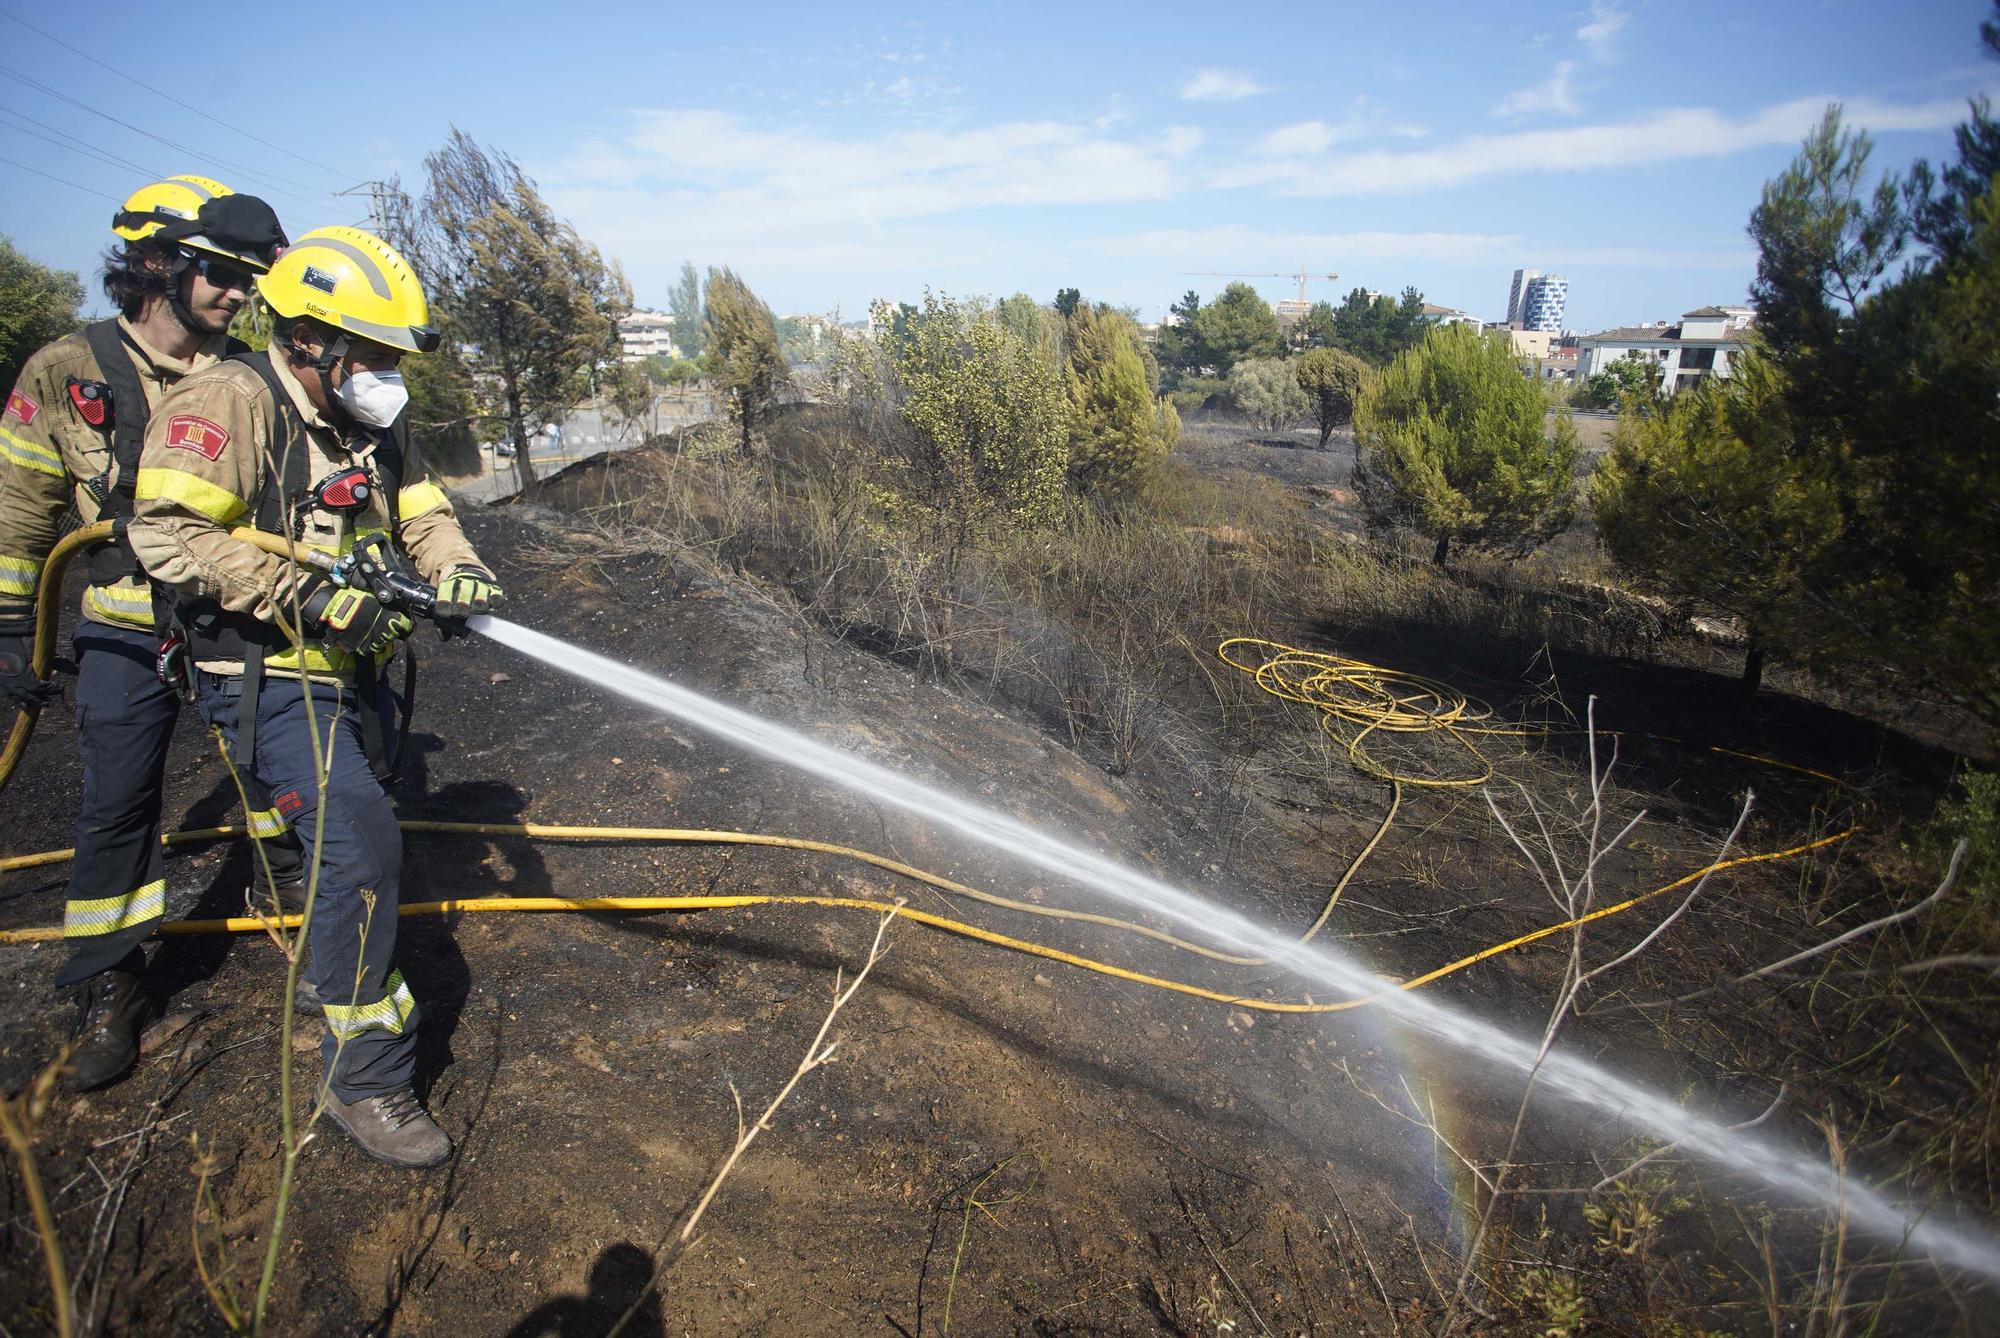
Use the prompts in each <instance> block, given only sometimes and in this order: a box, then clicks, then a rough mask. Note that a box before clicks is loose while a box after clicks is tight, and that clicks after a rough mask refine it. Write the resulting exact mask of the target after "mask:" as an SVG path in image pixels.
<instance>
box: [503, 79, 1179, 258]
mask: <svg viewBox="0 0 2000 1338" xmlns="http://www.w3.org/2000/svg"><path fill="white" fill-rule="evenodd" d="M1202 139H1203V136H1202V133H1201V131H1199V130H1197V129H1194V128H1193V127H1189V126H1175V127H1172V128H1170V129H1168V130H1166V131H1164V132H1162V133H1160V134H1158V135H1155V136H1150V137H1126V138H1120V137H1113V136H1108V135H1105V134H1102V133H1100V132H1097V131H1094V130H1092V129H1090V128H1088V127H1086V126H1082V125H1074V124H1069V123H1064V122H1055V121H1036V122H1011V123H1005V124H1000V125H993V126H987V127H983V128H979V129H973V130H963V131H940V130H898V131H894V132H891V133H889V134H886V135H882V136H880V137H876V138H872V139H843V138H834V137H832V136H829V135H827V134H824V133H822V132H817V131H808V130H799V129H795V128H789V127H788V128H785V129H782V130H767V129H760V128H757V127H755V126H752V125H750V124H748V123H747V122H745V121H744V120H743V119H742V118H740V117H738V116H736V115H735V114H734V113H731V112H725V111H716V110H694V111H649V112H641V113H637V114H636V115H635V117H634V121H633V125H632V128H631V130H630V132H629V133H628V134H627V136H626V137H625V139H624V140H623V141H622V142H619V143H615V144H613V143H603V142H599V143H595V144H591V145H587V146H586V147H585V148H584V149H583V150H582V151H581V152H579V153H577V154H576V155H575V156H573V157H571V158H570V159H568V160H567V161H564V162H562V163H559V164H556V165H554V166H553V167H549V168H545V169H543V170H542V172H541V175H542V178H543V180H544V181H546V182H547V184H548V185H549V186H550V187H551V188H563V189H565V190H568V191H572V192H576V193H578V194H583V193H589V194H590V195H591V196H592V197H593V198H598V199H603V200H607V201H608V200H612V199H616V198H617V197H618V196H619V195H620V194H621V193H623V194H625V195H627V196H629V197H630V199H631V200H632V205H631V207H632V208H633V209H635V210H639V211H642V212H643V211H645V210H647V209H654V210H659V211H662V212H659V213H656V214H655V215H654V216H655V217H679V218H686V217H687V216H689V215H691V214H692V215H698V216H699V217H701V218H702V219H704V220H708V221H710V222H712V223H713V226H714V230H715V231H717V232H726V231H728V230H729V229H731V228H735V229H740V230H741V232H742V234H743V235H744V236H746V237H754V236H759V235H766V234H770V233H772V232H791V231H793V230H796V229H799V228H802V227H812V226H835V227H838V226H843V225H851V224H854V223H856V222H859V223H861V224H862V225H863V226H865V227H869V228H878V227H880V226H881V225H883V224H884V223H886V222H889V221H891V220H896V219H913V218H926V217H935V216H939V215H946V214H953V213H959V212H962V211H967V210H974V209H981V208H988V207H992V206H996V205H997V206H1030V205H1075V204H1104V203H1116V202H1124V201H1133V200H1155V199H1164V198H1166V197H1167V196H1169V195H1172V194H1174V193H1176V191H1178V190H1179V189H1181V188H1183V187H1184V185H1185V183H1186V174H1185V171H1184V169H1182V168H1179V167H1176V166H1175V163H1176V160H1178V159H1181V158H1183V157H1185V156H1186V155H1188V154H1191V153H1193V152H1195V151H1196V150H1197V149H1199V148H1200V146H1201V144H1202ZM647 201H650V202H651V203H650V204H647V203H645V202H647Z"/></svg>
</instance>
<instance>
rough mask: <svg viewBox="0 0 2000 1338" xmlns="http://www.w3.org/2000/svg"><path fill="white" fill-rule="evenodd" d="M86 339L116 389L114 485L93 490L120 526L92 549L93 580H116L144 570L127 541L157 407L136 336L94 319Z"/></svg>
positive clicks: (106, 582)
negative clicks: (140, 364) (134, 346)
mask: <svg viewBox="0 0 2000 1338" xmlns="http://www.w3.org/2000/svg"><path fill="white" fill-rule="evenodd" d="M83 338H84V342H85V343H86V344H88V345H89V346H90V355H91V357H93V358H95V359H96V360H97V374H98V375H99V376H100V377H102V378H104V384H105V385H107V386H109V387H110V388H111V433H110V436H111V443H110V444H111V467H110V469H109V471H108V472H109V473H110V474H111V476H112V478H111V485H110V487H109V488H98V489H93V490H92V491H93V492H96V493H99V494H100V496H99V503H98V505H99V509H100V511H101V512H102V513H103V516H104V518H105V519H106V520H109V521H111V522H112V524H113V525H114V526H115V527H116V528H115V530H114V532H113V537H112V538H111V539H110V540H108V541H106V542H105V543H103V544H100V545H98V546H97V547H95V548H93V549H92V550H91V552H90V582H91V584H92V585H116V584H117V583H118V582H120V581H123V580H125V579H127V578H129V577H133V576H138V575H140V574H141V572H140V568H139V563H138V560H137V559H136V558H134V557H133V556H132V548H131V545H129V544H128V543H126V541H125V525H126V523H127V522H129V521H130V520H131V519H132V506H133V499H134V497H135V496H136V490H137V488H138V486H139V453H140V452H141V451H142V450H144V449H145V445H146V421H147V419H148V418H150V417H151V416H152V408H151V406H150V405H148V404H147V403H146V388H145V387H144V386H143V385H141V384H140V383H139V369H138V368H137V367H135V366H133V365H132V351H131V341H130V338H129V337H128V336H127V335H126V333H125V331H124V330H123V329H122V328H121V327H120V326H119V324H118V322H117V321H116V320H115V319H114V320H104V321H92V322H91V323H90V324H89V325H86V326H84V327H83Z"/></svg>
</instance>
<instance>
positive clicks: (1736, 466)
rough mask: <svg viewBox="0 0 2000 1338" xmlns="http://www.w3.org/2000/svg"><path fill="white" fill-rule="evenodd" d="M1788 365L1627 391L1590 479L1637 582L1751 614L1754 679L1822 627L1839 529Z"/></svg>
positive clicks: (1682, 601)
mask: <svg viewBox="0 0 2000 1338" xmlns="http://www.w3.org/2000/svg"><path fill="white" fill-rule="evenodd" d="M1796 444H1797V440H1796V433H1795V431H1794V425H1793V422H1792V416H1791V409H1790V405H1789V402H1788V399H1787V387H1786V386H1785V383H1784V375H1783V373H1782V372H1781V371H1780V370H1779V369H1778V367H1777V365H1776V364H1775V363H1773V362H1772V361H1771V360H1770V359H1769V358H1768V357H1765V356H1763V355H1761V354H1759V353H1755V352H1752V353H1745V354H1742V355H1739V356H1738V357H1737V358H1736V359H1735V362H1734V365H1733V369H1732V373H1731V375H1730V377H1729V379H1728V380H1726V381H1725V380H1718V379H1716V378H1713V377H1711V378H1708V379H1706V380H1704V381H1703V382H1702V383H1701V384H1700V385H1699V386H1697V387H1695V388H1694V389H1692V390H1687V391H1683V392H1681V393H1680V394H1678V395H1675V396H1673V397H1672V398H1671V399H1669V400H1667V401H1666V402H1665V403H1664V404H1663V405H1660V406H1659V407H1657V408H1656V409H1655V410H1654V411H1652V412H1647V413H1641V412H1640V411H1639V407H1638V405H1637V403H1636V402H1628V404H1627V408H1626V411H1625V413H1624V414H1623V416H1621V417H1620V419H1619V421H1618V427H1617V429H1616V430H1615V431H1614V433H1613V435H1612V446H1611V450H1610V452H1609V453H1608V454H1606V455H1605V456H1604V458H1603V459H1602V460H1601V461H1599V463H1598V466H1597V469H1596V471H1595V472H1594V473H1593V474H1592V476H1591V480H1590V504H1591V514H1592V516H1593V517H1594V518H1595V520H1596V523H1597V532H1598V537H1599V539H1600V540H1601V541H1602V542H1603V544H1604V547H1605V550H1606V552H1608V553H1609V554H1610V555H1611V558H1612V560H1613V561H1614V562H1615V563H1617V564H1618V569H1619V570H1620V572H1622V573H1623V574H1624V575H1625V577H1626V578H1627V579H1628V580H1630V581H1631V582H1632V583H1633V584H1634V585H1636V586H1638V587H1639V588H1641V589H1643V590H1646V591H1648V592H1650V593H1652V594H1657V595H1661V596H1663V597H1665V598H1667V599H1669V600H1671V601H1673V602H1674V603H1675V604H1676V605H1678V606H1680V607H1681V608H1683V609H1686V610H1689V611H1694V610H1701V611H1705V612H1715V613H1722V614H1726V615H1728V616H1731V617H1734V618H1737V619H1738V620H1740V621H1741V623H1742V625H1743V627H1744V630H1745V634H1746V636H1747V638H1748V640H1749V645H1750V655H1749V657H1748V659H1747V660H1746V663H1745V670H1744V686H1745V688H1746V689H1747V690H1754V689H1755V688H1756V685H1757V681H1758V678H1759V676H1760V675H1761V673H1762V668H1763V656H1764V652H1765V650H1766V649H1777V650H1778V651H1780V653H1787V652H1789V651H1791V650H1792V649H1793V648H1794V647H1796V646H1797V645H1798V644H1800V642H1801V639H1802V638H1809V637H1810V636H1811V635H1812V634H1811V633H1810V632H1809V631H1808V628H1809V627H1810V626H1811V624H1813V623H1814V622H1817V621H1818V618H1817V617H1816V616H1815V615H1814V613H1813V603H1814V601H1813V600H1812V599H1811V587H1812V581H1813V579H1814V573H1815V572H1816V571H1817V569H1818V567H1819V566H1820V564H1821V563H1823V561H1824V560H1825V554H1826V553H1827V550H1828V548H1829V546H1830V545H1831V544H1832V543H1833V542H1835V540H1836V539H1837V538H1838V537H1839V534H1840V525H1841V517H1840V508H1839V504H1838V495H1837V491H1836V489H1835V488H1834V487H1833V485H1832V480H1831V479H1830V478H1828V477H1826V476H1824V475H1821V474H1815V473H1814V472H1813V471H1810V470H1807V469H1802V468H1800V467H1799V461H1797V460H1796V459H1795V458H1794V455H1793V450H1794V447H1795V446H1796Z"/></svg>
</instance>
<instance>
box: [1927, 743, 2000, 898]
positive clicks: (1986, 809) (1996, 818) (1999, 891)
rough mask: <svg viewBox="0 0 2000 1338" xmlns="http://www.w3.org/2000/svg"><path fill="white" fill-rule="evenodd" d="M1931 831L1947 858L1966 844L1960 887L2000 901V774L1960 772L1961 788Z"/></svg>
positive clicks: (1933, 820) (1943, 802)
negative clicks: (1955, 849) (1962, 843)
mask: <svg viewBox="0 0 2000 1338" xmlns="http://www.w3.org/2000/svg"><path fill="white" fill-rule="evenodd" d="M1931 831H1932V833H1933V834H1934V835H1935V837H1936V838H1937V841H1938V845H1939V847H1940V848H1941V850H1942V851H1944V852H1945V853H1947V854H1948V853H1949V852H1950V850H1951V848H1952V846H1954V845H1955V844H1957V843H1958V842H1960V841H1964V842H1965V861H1964V863H1963V864H1961V865H1960V866H1959V870H1958V879H1959V886H1960V887H1962V888H1964V889H1966V890H1967V891H1968V892H1971V893H1972V894H1973V895H1974V896H1975V897H1979V898H1981V899H1982V900H1986V901H2000V771H1981V770H1980V769H1979V768H1977V767H1967V768H1966V769H1965V770H1964V771H1962V772H1960V773H1959V777H1958V785H1957V786H1956V788H1955V789H1954V790H1953V791H1952V793H1951V794H1949V795H1947V796H1946V797H1945V798H1944V799H1943V800H1941V801H1940V802H1939V803H1938V806H1937V811H1936V812H1935V813H1934V814H1933V815H1932V817H1931Z"/></svg>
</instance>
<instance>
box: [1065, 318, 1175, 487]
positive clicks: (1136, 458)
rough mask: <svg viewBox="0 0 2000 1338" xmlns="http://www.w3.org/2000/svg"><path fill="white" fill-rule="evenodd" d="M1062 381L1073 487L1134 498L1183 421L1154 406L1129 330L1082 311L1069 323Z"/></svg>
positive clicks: (1112, 320)
mask: <svg viewBox="0 0 2000 1338" xmlns="http://www.w3.org/2000/svg"><path fill="white" fill-rule="evenodd" d="M1068 344H1069V365H1068V368H1067V371H1066V373H1065V381H1066V385H1067V392H1068V400H1069V416H1070V423H1071V432H1070V444H1069V479H1070V485H1071V486H1072V487H1073V488H1075V489H1076V491H1078V492H1080V493H1083V494H1085V495H1086V496H1092V495H1094V496H1105V497H1116V496H1121V495H1125V494H1128V493H1130V492H1131V491H1132V490H1133V489H1134V488H1136V487H1138V486H1139V484H1141V483H1142V482H1144V481H1145V479H1146V478H1147V477H1148V476H1149V475H1151V474H1152V472H1153V470H1154V469H1155V468H1157V467H1158V465H1159V463H1160V461H1161V460H1163V459H1164V458H1165V457H1166V454H1167V452H1168V451H1169V450H1170V449H1172V445H1173V443H1172V442H1171V441H1169V440H1167V439H1166V427H1167V423H1168V421H1169V419H1168V418H1167V416H1166V415H1173V416H1172V418H1171V422H1172V425H1173V427H1172V430H1173V435H1174V436H1175V437H1178V436H1179V432H1180V419H1179V415H1177V414H1174V413H1173V409H1172V406H1170V405H1169V406H1165V408H1164V412H1163V411H1162V407H1161V406H1159V405H1156V404H1155V403H1154V400H1153V395H1152V391H1151V388H1150V387H1149V386H1148V385H1147V382H1146V368H1145V363H1144V361H1143V360H1142V359H1141V358H1140V355H1139V349H1138V345H1137V342H1136V341H1135V339H1134V337H1133V332H1132V327H1131V322H1130V321H1128V320H1126V319H1125V318H1124V317H1122V316H1120V315H1118V314H1117V313H1115V312H1107V311H1102V310H1099V309H1095V308H1092V307H1090V306H1087V305H1084V306H1079V307H1078V308H1077V309H1076V311H1075V313H1074V314H1073V315H1071V317H1070V318H1069V324H1068Z"/></svg>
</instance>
